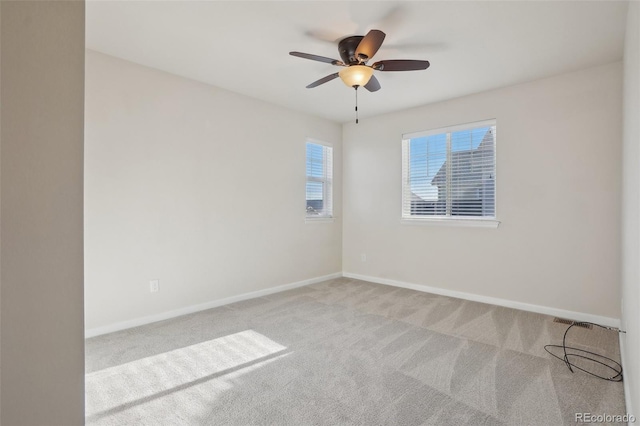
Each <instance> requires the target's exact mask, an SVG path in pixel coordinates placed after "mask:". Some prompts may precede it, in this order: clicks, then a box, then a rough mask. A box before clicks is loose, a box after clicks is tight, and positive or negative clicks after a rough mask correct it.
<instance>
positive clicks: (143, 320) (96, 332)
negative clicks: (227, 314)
mask: <svg viewBox="0 0 640 426" xmlns="http://www.w3.org/2000/svg"><path fill="white" fill-rule="evenodd" d="M341 276H342V273H341V272H336V273H333V274H329V275H324V276H322V277H316V278H309V279H307V280H302V281H297V282H295V283H289V284H284V285H280V286H277V287H271V288H266V289H264V290H257V291H252V292H249V293H244V294H239V295H237V296H231V297H226V298H224V299H218V300H212V301H209V302H205V303H199V304H197V305H191V306H185V307H184V308H179V309H174V310H171V311H166V312H161V313H159V314H154V315H149V316H146V317H140V318H134V319H131V320H127V321H121V322H117V323H114V324H109V325H105V326H102V327H96V328H89V329H86V330H85V332H84V337H85V338H89V337H95V336H100V335H102V334H107V333H113V332H114V331H120V330H126V329H128V328H133V327H138V326H141V325H145V324H151V323H153V322H157V321H163V320H166V319H170V318H175V317H179V316H182V315H187V314H192V313H194V312H200V311H204V310H207V309H211V308H217V307H219V306H223V305H228V304H230V303H235V302H240V301H242V300H247V299H254V298H256V297H262V296H267V295H269V294H273V293H279V292H281V291H286V290H291V289H294V288H298V287H304V286H306V285H310V284H315V283H319V282H322V281H326V280H330V279H334V278H340V277H341Z"/></svg>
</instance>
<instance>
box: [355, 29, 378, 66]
mask: <svg viewBox="0 0 640 426" xmlns="http://www.w3.org/2000/svg"><path fill="white" fill-rule="evenodd" d="M384 37H385V33H383V32H382V31H380V30H371V31H369V32H368V33H367V35H366V36H364V38H363V39H362V40H361V41H360V44H358V48H357V49H356V56H357V57H358V58H360V59H362V60H363V61H365V62H366V61H367V60H369V59H371V58H373V55H375V54H376V52H377V51H378V49H380V46H382V42H383V41H384Z"/></svg>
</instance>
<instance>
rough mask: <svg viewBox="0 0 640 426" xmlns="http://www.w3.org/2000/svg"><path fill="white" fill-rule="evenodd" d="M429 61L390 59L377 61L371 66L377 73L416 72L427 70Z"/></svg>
mask: <svg viewBox="0 0 640 426" xmlns="http://www.w3.org/2000/svg"><path fill="white" fill-rule="evenodd" d="M429 65H430V64H429V61H417V60H413V59H392V60H389V61H379V62H376V63H375V64H373V65H372V68H373V69H375V70H378V71H417V70H426V69H427V68H429Z"/></svg>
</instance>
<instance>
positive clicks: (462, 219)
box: [400, 119, 500, 228]
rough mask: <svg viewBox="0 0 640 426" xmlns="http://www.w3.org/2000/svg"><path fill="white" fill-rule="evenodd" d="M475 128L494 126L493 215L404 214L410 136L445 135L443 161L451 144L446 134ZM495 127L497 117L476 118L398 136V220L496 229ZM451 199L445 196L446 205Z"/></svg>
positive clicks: (448, 155) (409, 188) (409, 194)
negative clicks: (400, 156) (399, 162)
mask: <svg viewBox="0 0 640 426" xmlns="http://www.w3.org/2000/svg"><path fill="white" fill-rule="evenodd" d="M478 127H493V128H494V146H493V153H494V156H493V160H494V165H493V174H494V210H493V211H494V215H493V216H478V217H471V216H451V215H448V216H417V215H411V214H406V211H405V205H407V200H409V199H410V197H411V187H410V185H409V164H410V153H409V149H408V144H409V143H410V140H411V139H414V138H420V137H425V136H433V135H440V134H448V136H447V161H448V160H449V159H450V155H451V146H450V134H451V133H454V132H458V131H461V130H472V129H475V128H478ZM496 128H497V120H496V119H490V120H483V121H476V122H471V123H465V124H458V125H454V126H447V127H440V128H437V129H431V130H425V131H421V132H413V133H406V134H403V135H402V177H401V179H402V204H401V206H400V215H401V219H400V223H402V224H404V225H436V226H441V225H446V226H476V227H486V228H497V227H498V225H499V224H500V221H499V220H498V219H497V212H498V200H497V170H496V163H497V161H496V160H497V158H496V156H497V147H496V145H497V134H496V133H497V132H496V131H495V129H496ZM450 202H451V200H450V199H449V198H448V197H447V204H449V203H450Z"/></svg>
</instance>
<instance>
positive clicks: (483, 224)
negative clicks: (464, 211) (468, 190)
mask: <svg viewBox="0 0 640 426" xmlns="http://www.w3.org/2000/svg"><path fill="white" fill-rule="evenodd" d="M400 223H401V224H403V225H427V226H463V227H478V228H497V227H498V225H500V221H498V220H495V219H448V218H447V219H444V218H419V219H418V218H411V219H409V218H402V219H400Z"/></svg>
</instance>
